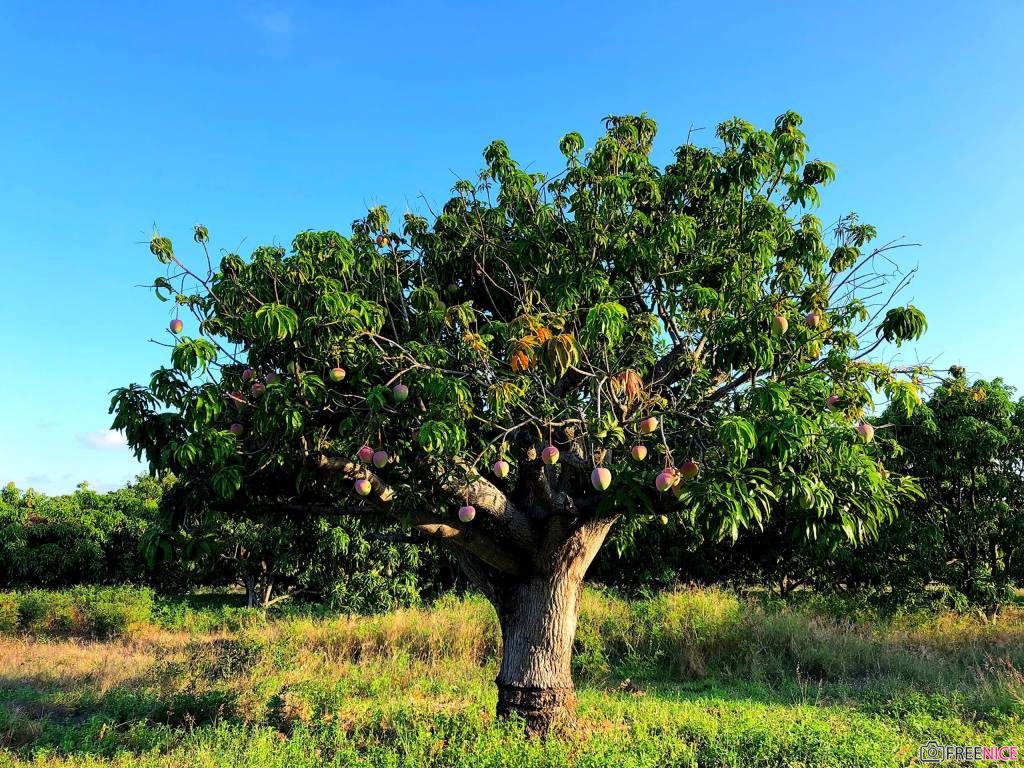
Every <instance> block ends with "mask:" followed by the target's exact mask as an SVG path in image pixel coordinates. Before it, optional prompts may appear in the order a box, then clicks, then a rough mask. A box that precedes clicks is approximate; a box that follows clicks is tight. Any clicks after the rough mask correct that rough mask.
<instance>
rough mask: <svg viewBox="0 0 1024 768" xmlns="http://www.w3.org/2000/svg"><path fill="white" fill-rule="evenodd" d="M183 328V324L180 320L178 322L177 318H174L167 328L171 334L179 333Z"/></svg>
mask: <svg viewBox="0 0 1024 768" xmlns="http://www.w3.org/2000/svg"><path fill="white" fill-rule="evenodd" d="M184 327H185V324H184V323H183V322H181V320H179V319H178V318H174V319H173V320H171V324H170V325H169V326H168V328H170V329H171V333H181V329H182V328H184Z"/></svg>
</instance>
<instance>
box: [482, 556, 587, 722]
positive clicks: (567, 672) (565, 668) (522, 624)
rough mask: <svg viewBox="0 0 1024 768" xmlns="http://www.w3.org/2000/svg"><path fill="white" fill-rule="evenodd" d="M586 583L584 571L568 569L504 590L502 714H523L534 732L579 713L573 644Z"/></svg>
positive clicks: (499, 608)
mask: <svg viewBox="0 0 1024 768" xmlns="http://www.w3.org/2000/svg"><path fill="white" fill-rule="evenodd" d="M582 586H583V579H582V576H581V575H575V574H567V573H564V572H562V573H556V574H552V575H548V576H538V577H533V578H530V579H527V580H523V581H518V582H513V583H510V584H508V585H507V586H504V587H503V588H501V589H500V590H499V600H498V601H497V604H496V606H495V607H496V609H497V612H498V621H499V624H500V625H501V637H502V652H501V667H500V669H499V671H498V677H497V679H496V681H495V682H496V683H497V684H498V716H499V717H502V716H507V715H518V716H519V717H521V718H522V719H523V721H524V722H525V724H526V730H527V733H529V734H530V735H532V736H538V735H539V736H543V735H546V734H547V733H548V732H549V731H550V730H551V728H552V727H553V726H554V725H556V724H559V723H571V722H572V720H573V718H574V715H575V711H576V692H575V690H574V688H573V684H572V645H573V639H574V638H575V636H576V621H577V618H578V617H579V610H580V596H581V593H582Z"/></svg>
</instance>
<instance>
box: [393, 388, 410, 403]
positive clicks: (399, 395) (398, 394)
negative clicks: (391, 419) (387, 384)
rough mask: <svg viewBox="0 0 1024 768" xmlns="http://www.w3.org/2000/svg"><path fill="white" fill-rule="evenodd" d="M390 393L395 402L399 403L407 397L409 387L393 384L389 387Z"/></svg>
mask: <svg viewBox="0 0 1024 768" xmlns="http://www.w3.org/2000/svg"><path fill="white" fill-rule="evenodd" d="M391 394H392V396H393V397H394V398H395V402H396V403H401V402H404V401H405V399H406V398H408V397H409V388H408V387H407V386H405V384H395V386H393V387H392V388H391Z"/></svg>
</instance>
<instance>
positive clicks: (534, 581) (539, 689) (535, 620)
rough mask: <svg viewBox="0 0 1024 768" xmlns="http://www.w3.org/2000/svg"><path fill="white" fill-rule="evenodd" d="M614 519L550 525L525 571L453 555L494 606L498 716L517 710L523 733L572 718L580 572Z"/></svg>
mask: <svg viewBox="0 0 1024 768" xmlns="http://www.w3.org/2000/svg"><path fill="white" fill-rule="evenodd" d="M615 520H616V518H615V517H611V518H604V519H594V520H589V521H586V522H582V523H577V524H576V525H573V526H569V527H566V526H564V525H562V524H561V523H560V522H559V524H558V526H557V528H555V527H549V533H550V534H552V535H551V536H550V537H549V538H548V539H547V540H546V542H545V545H544V546H543V547H542V548H541V550H540V551H539V552H538V553H537V555H538V560H537V562H536V563H535V567H534V568H533V569H532V571H531V573H530V574H529V575H528V576H518V577H517V576H510V575H509V574H501V575H499V574H495V573H494V572H493V571H491V572H489V573H488V570H487V569H486V568H481V567H479V561H477V562H476V564H474V562H473V561H472V560H468V559H466V558H460V562H462V563H463V569H464V570H465V571H466V574H467V575H468V576H469V577H470V579H471V580H473V581H474V582H475V583H476V584H477V585H478V586H479V587H480V588H481V590H482V591H483V592H484V594H485V595H486V596H487V597H488V599H489V600H490V601H491V603H492V604H493V605H494V608H495V611H496V612H497V614H498V624H499V626H500V627H501V640H502V650H501V666H500V667H499V669H498V676H497V678H496V679H495V682H496V683H497V685H498V707H497V714H498V717H508V716H509V715H515V716H518V717H520V718H522V720H523V722H524V724H525V727H526V732H527V734H528V735H530V736H546V735H547V734H548V733H549V732H550V731H551V730H552V728H554V727H555V726H557V725H571V724H572V723H573V721H574V719H575V713H576V691H575V689H574V687H573V682H572V647H573V641H574V639H575V637H576V623H577V620H578V619H579V613H580V599H581V597H582V595H583V576H584V574H585V573H586V572H587V569H588V568H589V567H590V564H591V562H593V559H594V557H595V555H597V551H598V550H599V549H600V547H601V544H602V543H604V539H605V537H606V536H607V535H608V531H609V529H610V528H611V526H612V525H613V524H614V522H615ZM555 522H558V521H557V520H554V521H551V523H550V524H549V525H553V524H554V523H555Z"/></svg>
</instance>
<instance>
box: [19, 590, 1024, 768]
mask: <svg viewBox="0 0 1024 768" xmlns="http://www.w3.org/2000/svg"><path fill="white" fill-rule="evenodd" d="M223 602H224V600H223V598H217V597H214V598H209V599H207V600H206V601H201V600H198V599H190V600H177V601H167V600H154V599H153V598H152V596H150V595H148V594H147V593H144V592H134V591H127V590H121V591H117V590H114V591H110V590H80V591H78V592H73V593H41V592H37V593H25V594H6V595H0V632H2V634H0V765H3V766H7V765H10V766H28V765H33V766H115V765H116V766H133V767H134V766H190V767H195V768H199V767H200V766H221V765H232V766H234V765H238V766H243V765H244V766H251V767H253V768H261V767H262V766H321V765H369V766H420V765H423V766H533V765H538V766H609V765H616V766H619V765H621V766H666V765H671V766H858V767H859V768H870V767H871V766H902V765H908V764H913V763H914V762H915V759H916V755H917V747H918V745H919V744H921V743H922V742H924V741H928V740H930V739H935V740H937V741H939V742H940V743H948V744H1018V745H1022V746H1024V674H1022V670H1024V612H1021V611H1020V609H1016V610H1011V611H1009V612H1008V613H1007V615H1006V616H1004V617H1003V618H1002V620H1001V621H1000V622H999V623H998V624H996V625H991V624H984V623H982V622H981V621H979V620H978V619H976V618H974V617H970V616H961V615H955V614H942V615H925V614H912V615H905V616H899V617H880V616H877V615H872V614H871V613H870V612H869V611H865V610H856V611H854V610H853V609H852V607H851V606H849V605H842V604H830V603H829V602H827V601H824V600H820V599H810V600H807V601H805V602H804V603H802V604H800V605H782V604H778V603H774V602H764V601H758V600H753V599H747V600H741V599H740V598H738V597H736V596H735V595H733V594H731V593H728V592H722V591H717V590H692V591H681V592H677V593H672V594H667V595H662V596H659V597H656V598H651V599H649V600H643V601H632V602H626V601H623V600H620V599H617V598H615V597H612V596H609V595H607V594H604V593H600V592H596V591H594V592H589V593H588V594H587V595H586V597H585V602H584V609H583V615H582V618H581V623H580V632H579V638H578V643H577V655H576V679H577V682H578V686H579V699H580V702H579V710H580V711H579V714H580V725H579V728H577V729H575V730H574V731H572V732H571V733H565V734H562V735H560V736H558V737H557V738H552V739H549V740H547V741H544V742H530V741H527V740H525V739H524V738H523V737H521V736H520V735H519V733H518V732H517V731H516V729H515V728H514V727H512V726H509V725H507V724H502V723H496V722H495V721H494V720H493V717H492V714H491V713H492V710H493V707H494V704H495V696H496V694H495V690H494V687H493V684H492V681H493V678H494V674H495V668H496V653H497V650H498V639H497V634H496V622H495V618H494V615H493V612H492V611H491V609H490V607H489V606H488V605H487V604H486V603H485V602H483V601H481V600H477V599H470V600H465V601H459V600H454V599H452V600H444V601H441V602H439V603H437V604H435V605H434V606H431V607H430V608H424V609H412V610H407V611H400V612H396V613H391V614H387V615H384V616H376V617H344V616H333V617H332V616H308V615H301V614H300V613H297V612H295V611H292V612H291V613H289V614H284V615H280V616H278V617H276V618H274V617H272V618H271V619H270V620H265V619H264V618H263V617H262V615H260V614H258V613H255V612H251V611H245V610H241V609H236V608H230V607H224V605H223Z"/></svg>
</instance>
